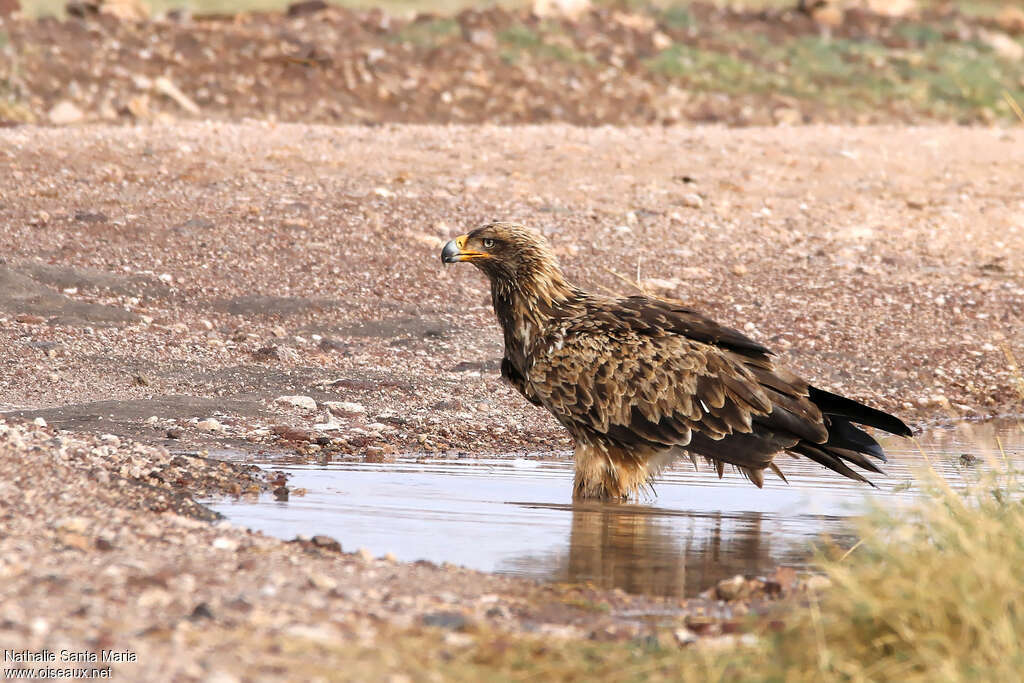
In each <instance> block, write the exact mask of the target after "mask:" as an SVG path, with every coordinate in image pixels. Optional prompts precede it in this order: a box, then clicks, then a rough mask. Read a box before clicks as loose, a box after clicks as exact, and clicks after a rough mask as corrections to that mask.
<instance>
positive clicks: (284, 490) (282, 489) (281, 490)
mask: <svg viewBox="0 0 1024 683" xmlns="http://www.w3.org/2000/svg"><path fill="white" fill-rule="evenodd" d="M274 500H288V487H287V486H278V487H277V488H276V489H274Z"/></svg>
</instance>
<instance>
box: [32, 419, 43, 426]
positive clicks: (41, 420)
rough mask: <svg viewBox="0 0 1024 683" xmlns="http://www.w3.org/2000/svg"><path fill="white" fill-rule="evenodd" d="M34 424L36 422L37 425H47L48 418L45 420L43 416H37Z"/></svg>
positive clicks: (33, 422) (33, 421)
mask: <svg viewBox="0 0 1024 683" xmlns="http://www.w3.org/2000/svg"><path fill="white" fill-rule="evenodd" d="M32 424H34V425H35V426H36V427H45V426H46V420H44V419H43V418H41V417H37V418H36V419H34V420H32Z"/></svg>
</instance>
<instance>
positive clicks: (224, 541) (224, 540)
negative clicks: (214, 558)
mask: <svg viewBox="0 0 1024 683" xmlns="http://www.w3.org/2000/svg"><path fill="white" fill-rule="evenodd" d="M211 545H212V546H213V547H214V548H216V549H217V550H231V551H234V550H238V541H236V540H235V539H233V538H228V537H227V536H218V537H217V538H215V539H213V543H212V544H211Z"/></svg>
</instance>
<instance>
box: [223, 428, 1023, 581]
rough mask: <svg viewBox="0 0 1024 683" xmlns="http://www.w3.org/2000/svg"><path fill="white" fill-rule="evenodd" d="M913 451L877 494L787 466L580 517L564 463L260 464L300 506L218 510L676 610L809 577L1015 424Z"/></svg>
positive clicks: (900, 454)
mask: <svg viewBox="0 0 1024 683" xmlns="http://www.w3.org/2000/svg"><path fill="white" fill-rule="evenodd" d="M917 444H920V450H919V449H918V445H917ZM917 444H915V443H914V442H912V441H907V440H902V439H895V438H894V439H890V440H889V441H888V442H887V443H885V444H884V445H885V447H886V450H887V451H888V452H889V453H890V465H889V466H887V467H886V471H887V476H878V475H875V477H874V479H875V482H876V484H877V485H878V488H877V489H870V488H868V487H866V486H864V485H858V484H856V483H855V482H851V481H849V480H846V479H844V478H842V477H838V476H836V475H835V474H833V473H831V472H828V471H827V470H824V469H823V468H821V467H820V466H818V465H816V464H815V463H813V462H810V461H807V460H803V459H800V460H798V459H792V460H790V459H789V458H783V461H784V464H783V465H782V468H783V471H784V472H785V473H786V475H787V477H788V479H789V484H788V485H787V484H785V483H783V482H781V481H779V480H778V479H768V480H767V481H766V482H765V487H764V489H762V490H758V489H756V488H754V487H753V486H752V485H751V484H749V483H748V482H747V481H745V480H744V479H743V478H742V477H740V476H739V475H737V474H735V473H726V476H725V478H724V479H721V480H719V479H718V478H717V476H715V475H714V474H713V473H712V472H710V471H708V469H707V468H705V467H702V468H701V471H700V472H694V469H693V467H692V465H691V464H690V463H689V462H686V463H685V464H684V463H682V462H680V463H677V464H675V465H674V466H672V467H671V468H670V469H669V470H668V471H666V472H665V473H664V475H663V476H662V477H661V479H660V480H659V482H658V484H657V489H656V495H654V496H648V497H647V498H645V499H644V500H641V501H639V502H637V503H625V504H623V503H619V504H608V503H585V504H573V503H572V502H571V498H570V491H571V483H572V461H571V459H569V457H568V456H567V455H545V456H538V457H528V458H494V459H487V460H479V459H457V460H436V459H431V460H429V461H427V460H425V461H417V460H416V459H415V458H404V459H399V460H398V462H395V463H389V464H374V465H370V464H356V463H337V464H328V465H321V466H309V465H294V464H283V461H278V462H276V463H275V462H273V461H272V460H271V461H266V460H264V461H260V464H263V465H273V466H274V467H276V468H279V469H283V470H286V471H288V472H289V473H290V475H291V479H290V486H291V487H293V488H296V487H301V488H305V489H307V490H308V493H307V494H306V495H305V496H301V497H300V496H293V497H292V498H291V500H289V501H287V502H279V501H275V500H274V499H273V498H272V497H270V496H264V497H261V498H260V499H258V500H256V501H252V500H248V501H237V502H224V501H221V502H216V503H213V504H212V505H211V507H213V508H214V509H216V510H218V511H219V512H221V513H223V514H224V515H225V516H227V517H228V518H229V519H231V520H232V521H234V522H236V523H238V524H242V525H246V526H249V527H252V528H254V529H259V530H262V531H264V532H266V533H269V534H273V535H276V536H279V537H281V538H286V539H291V538H294V537H295V536H296V535H298V534H305V535H309V536H311V535H314V534H328V535H330V536H333V537H335V538H337V539H338V540H340V541H341V543H342V545H343V546H344V547H345V549H347V550H355V549H356V548H359V547H365V548H367V549H369V550H370V552H371V553H373V554H374V555H383V554H385V553H389V552H390V553H393V554H394V555H395V556H396V557H398V558H399V559H400V560H409V561H412V560H420V559H426V560H430V561H432V562H435V563H441V562H452V563H455V564H459V565H464V566H467V567H473V568H476V569H481V570H484V571H491V572H498V573H503V574H513V575H517V576H526V577H532V578H537V579H542V580H547V581H563V582H591V583H593V584H596V585H599V586H602V587H606V588H613V587H617V588H622V589H624V590H626V591H629V592H640V593H649V594H658V595H673V596H684V595H692V594H694V593H696V592H698V591H700V590H703V589H705V588H707V587H708V586H710V585H713V584H714V582H715V581H717V580H719V579H722V578H726V577H729V576H733V575H735V574H748V575H756V574H762V573H766V572H770V571H771V570H772V569H773V568H774V567H776V566H778V565H789V566H795V567H798V568H799V567H805V566H806V565H807V563H808V561H809V558H810V556H811V554H812V552H813V548H814V546H815V544H821V543H824V542H833V543H837V544H840V545H849V544H852V543H853V542H854V540H855V539H854V538H853V536H852V529H851V524H850V518H851V517H852V516H853V515H856V514H857V513H858V512H860V511H862V510H863V509H864V506H865V504H866V502H867V501H869V500H874V501H876V502H880V503H882V504H884V505H900V504H904V503H905V502H906V501H910V500H912V499H913V498H914V496H916V495H918V492H917V491H916V490H915V487H914V486H913V484H912V474H913V470H914V469H915V468H922V467H927V466H929V465H930V466H931V467H933V468H934V469H935V470H936V471H938V472H939V473H940V474H942V476H944V477H945V478H947V479H948V480H950V481H951V482H954V483H955V482H960V481H963V478H964V476H965V475H966V473H967V472H970V471H972V470H977V469H979V468H985V467H987V466H988V465H987V463H988V462H990V461H991V458H993V457H995V458H999V459H1000V460H1002V458H1003V457H1004V453H1005V457H1009V458H1012V459H1015V460H1020V461H1024V427H1022V423H1020V422H1018V421H1012V422H1002V423H989V424H985V425H963V424H962V425H958V426H955V427H950V428H940V429H934V430H931V431H929V432H927V433H926V434H924V435H923V436H922V437H920V438H919V439H918V440H917ZM1000 446H1001V448H1000ZM922 450H923V451H924V453H925V454H927V457H926V456H925V455H923V454H922V452H921V451H922ZM964 454H968V456H973V457H974V458H976V459H977V461H976V462H974V463H971V462H970V460H971V458H970V457H966V458H965V457H962V456H963V455H964Z"/></svg>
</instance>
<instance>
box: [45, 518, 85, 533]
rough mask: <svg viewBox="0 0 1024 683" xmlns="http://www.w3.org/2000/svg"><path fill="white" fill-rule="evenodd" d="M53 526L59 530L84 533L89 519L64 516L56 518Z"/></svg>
mask: <svg viewBox="0 0 1024 683" xmlns="http://www.w3.org/2000/svg"><path fill="white" fill-rule="evenodd" d="M53 526H54V528H56V529H58V530H60V531H67V532H70V533H76V534H84V533H85V532H86V530H87V529H88V528H89V520H87V519H86V518H85V517H64V518H62V519H59V520H57V522H56V523H55V524H54V525H53Z"/></svg>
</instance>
